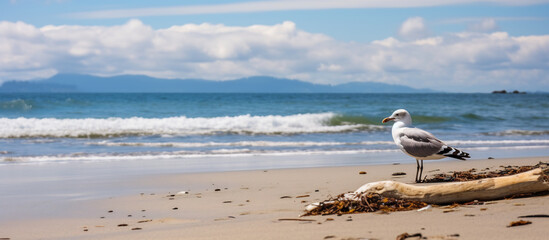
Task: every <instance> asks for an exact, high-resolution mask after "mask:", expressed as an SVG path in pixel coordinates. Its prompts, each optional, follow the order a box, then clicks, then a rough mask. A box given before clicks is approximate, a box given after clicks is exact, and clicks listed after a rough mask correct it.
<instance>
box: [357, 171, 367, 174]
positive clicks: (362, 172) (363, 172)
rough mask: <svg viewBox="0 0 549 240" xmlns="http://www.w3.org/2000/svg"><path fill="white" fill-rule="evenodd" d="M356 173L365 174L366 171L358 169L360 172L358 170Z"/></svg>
mask: <svg viewBox="0 0 549 240" xmlns="http://www.w3.org/2000/svg"><path fill="white" fill-rule="evenodd" d="M358 174H366V172H365V171H360V172H358Z"/></svg>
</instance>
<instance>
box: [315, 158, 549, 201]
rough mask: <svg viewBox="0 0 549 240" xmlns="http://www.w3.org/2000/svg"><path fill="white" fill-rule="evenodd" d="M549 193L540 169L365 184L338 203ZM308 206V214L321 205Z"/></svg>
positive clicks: (545, 178) (548, 183) (478, 197)
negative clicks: (464, 178) (423, 181)
mask: <svg viewBox="0 0 549 240" xmlns="http://www.w3.org/2000/svg"><path fill="white" fill-rule="evenodd" d="M543 191H549V177H548V176H546V175H544V174H543V171H542V170H541V169H540V168H536V169H533V170H530V171H527V172H523V173H519V174H516V175H511V176H504V177H496V178H486V179H480V180H474V181H468V182H451V183H442V184H434V185H412V184H406V183H400V182H395V181H380V182H372V183H367V184H365V185H363V186H362V187H360V188H359V189H357V190H356V191H355V192H353V193H347V194H344V195H343V197H342V198H340V199H338V200H340V201H345V200H346V201H359V200H360V199H361V197H363V196H365V195H367V194H379V195H380V196H382V197H386V198H396V199H405V200H412V201H421V202H425V203H431V204H448V203H459V202H470V201H473V200H482V201H487V200H496V199H502V198H504V197H508V196H512V195H517V194H527V193H537V192H543ZM325 203H329V201H326V202H323V203H313V204H310V205H309V206H307V211H310V210H312V209H315V208H316V207H318V206H320V205H321V204H325Z"/></svg>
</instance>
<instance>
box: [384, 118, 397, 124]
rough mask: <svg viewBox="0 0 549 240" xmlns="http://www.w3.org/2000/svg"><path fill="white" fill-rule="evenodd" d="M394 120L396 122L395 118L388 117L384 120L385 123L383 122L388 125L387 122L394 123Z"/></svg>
mask: <svg viewBox="0 0 549 240" xmlns="http://www.w3.org/2000/svg"><path fill="white" fill-rule="evenodd" d="M393 120H395V118H392V117H388V118H384V119H383V121H381V122H382V123H386V122H389V121H393Z"/></svg>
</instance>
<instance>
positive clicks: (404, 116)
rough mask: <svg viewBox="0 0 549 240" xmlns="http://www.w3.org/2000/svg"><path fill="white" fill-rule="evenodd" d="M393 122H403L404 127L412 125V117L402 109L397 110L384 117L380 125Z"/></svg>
mask: <svg viewBox="0 0 549 240" xmlns="http://www.w3.org/2000/svg"><path fill="white" fill-rule="evenodd" d="M390 121H395V122H403V123H404V124H406V125H411V124H412V117H411V116H410V113H408V111H406V110H404V109H399V110H396V111H394V112H393V114H391V116H390V117H386V118H384V119H383V121H381V122H382V123H386V122H390Z"/></svg>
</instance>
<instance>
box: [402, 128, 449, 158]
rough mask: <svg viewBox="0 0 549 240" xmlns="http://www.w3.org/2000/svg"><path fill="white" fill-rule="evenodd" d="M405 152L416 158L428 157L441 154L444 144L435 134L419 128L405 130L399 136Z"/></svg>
mask: <svg viewBox="0 0 549 240" xmlns="http://www.w3.org/2000/svg"><path fill="white" fill-rule="evenodd" d="M399 138H400V144H401V145H402V147H403V148H404V150H405V151H406V152H407V153H408V154H410V155H412V156H415V157H427V156H431V155H433V154H436V153H438V152H440V149H441V148H442V146H444V143H443V142H442V141H440V140H438V139H437V138H436V137H435V136H434V135H433V134H431V133H429V132H426V131H424V130H421V129H419V128H404V129H402V130H401V132H400V134H399Z"/></svg>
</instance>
